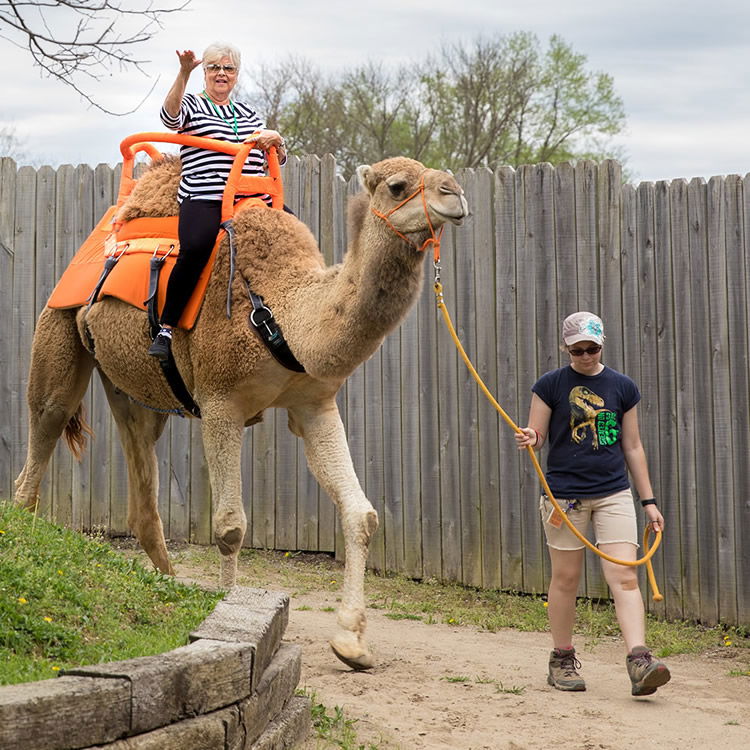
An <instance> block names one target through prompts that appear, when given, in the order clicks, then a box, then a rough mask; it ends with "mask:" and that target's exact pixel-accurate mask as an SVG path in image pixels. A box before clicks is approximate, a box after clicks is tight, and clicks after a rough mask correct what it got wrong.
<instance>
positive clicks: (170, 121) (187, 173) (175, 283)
mask: <svg viewBox="0 0 750 750" xmlns="http://www.w3.org/2000/svg"><path fill="white" fill-rule="evenodd" d="M177 57H178V58H179V61H180V72H179V73H178V74H177V79H176V80H175V82H174V84H173V85H172V88H171V89H170V90H169V93H168V94H167V97H166V99H165V100H164V105H163V106H162V109H161V120H162V122H163V123H164V125H165V126H166V127H167V128H169V129H170V130H176V131H178V132H180V133H185V134H188V135H197V136H203V137H207V138H215V139H217V140H221V141H232V142H236V143H243V142H244V141H245V140H248V139H249V138H250V136H252V140H253V141H255V143H256V144H257V145H258V148H256V149H253V150H252V151H251V152H250V155H249V157H248V160H247V162H246V163H245V166H244V167H243V170H242V173H243V174H244V175H263V174H265V154H264V150H268V149H269V148H271V147H272V146H275V147H276V148H277V149H278V153H279V161H280V163H282V164H283V163H284V162H285V161H286V148H285V144H284V139H283V138H282V137H281V135H280V134H279V133H277V132H276V131H275V130H266V129H265V125H264V123H263V121H262V120H261V119H260V117H258V115H257V114H256V112H255V111H254V110H253V109H251V108H250V107H249V106H248V105H247V104H244V103H243V102H239V101H236V100H234V99H232V98H231V93H232V90H233V89H234V87H235V85H236V84H237V78H238V75H239V71H240V52H239V50H238V49H237V48H236V47H234V46H232V45H230V44H224V43H214V44H211V45H209V46H208V47H207V48H206V50H205V52H204V53H203V59H202V60H197V59H196V57H195V54H194V53H193V51H192V50H184V51H183V52H180V51H179V50H178V51H177ZM201 64H202V65H203V75H204V88H203V91H201V93H200V94H186V93H185V89H186V87H187V83H188V79H189V78H190V74H191V73H192V72H193V70H195V68H197V67H198V66H199V65H201ZM261 149H263V150H261ZM180 158H181V160H182V174H181V179H180V186H179V190H178V194H177V200H178V202H179V204H180V214H179V224H178V237H179V242H180V251H179V254H178V255H177V260H176V262H175V265H174V268H173V270H172V274H171V275H170V277H169V284H168V285H167V296H166V301H165V303H164V309H163V310H162V313H161V320H160V322H161V329H160V330H159V332H158V333H157V335H156V337H155V338H154V341H153V343H152V344H151V346H150V348H149V350H148V353H149V354H151V355H152V356H154V357H156V358H158V359H161V360H165V359H168V358H169V352H170V347H171V344H172V329H173V328H174V327H175V326H177V324H178V322H179V320H180V317H181V316H182V312H183V310H184V309H185V306H186V305H187V302H188V300H189V299H190V296H191V294H192V293H193V290H194V289H195V285H196V283H197V282H198V278H199V277H200V275H201V272H202V271H203V269H204V268H205V266H206V263H207V262H208V259H209V257H210V255H211V251H212V250H213V247H214V243H215V242H216V235H217V234H218V231H219V224H220V223H221V199H222V195H223V192H224V186H225V185H226V182H227V178H228V176H229V171H230V169H231V167H232V157H231V156H230V155H228V154H223V153H219V152H218V151H212V150H209V149H202V148H196V147H195V146H182V147H181V148H180ZM237 197H238V198H240V197H245V196H237ZM258 197H261V198H263V199H264V200H266V202H268V203H269V205H270V198H269V197H268V196H258Z"/></svg>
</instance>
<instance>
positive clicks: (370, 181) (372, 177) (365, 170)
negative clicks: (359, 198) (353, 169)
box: [357, 164, 379, 195]
mask: <svg viewBox="0 0 750 750" xmlns="http://www.w3.org/2000/svg"><path fill="white" fill-rule="evenodd" d="M357 177H359V184H360V185H362V187H363V188H364V189H365V190H366V191H367V192H368V193H369V194H370V195H372V194H373V193H374V192H375V188H376V187H377V185H378V182H379V180H378V179H377V175H376V174H375V170H374V169H373V168H372V167H371V166H370V165H369V164H361V165H360V166H358V167H357Z"/></svg>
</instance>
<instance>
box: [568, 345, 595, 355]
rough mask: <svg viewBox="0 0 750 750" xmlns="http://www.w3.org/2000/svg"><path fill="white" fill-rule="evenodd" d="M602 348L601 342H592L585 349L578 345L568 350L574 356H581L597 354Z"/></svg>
mask: <svg viewBox="0 0 750 750" xmlns="http://www.w3.org/2000/svg"><path fill="white" fill-rule="evenodd" d="M601 350H602V347H601V344H594V345H593V346H589V347H587V348H586V349H581V348H580V347H578V348H576V349H568V352H570V354H572V355H573V356H574V357H582V356H583V355H584V354H590V355H592V356H593V355H594V354H599V352H600V351H601Z"/></svg>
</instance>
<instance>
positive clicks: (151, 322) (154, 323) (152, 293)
mask: <svg viewBox="0 0 750 750" xmlns="http://www.w3.org/2000/svg"><path fill="white" fill-rule="evenodd" d="M167 257H168V256H167V255H162V256H161V257H158V256H156V255H152V256H151V261H150V262H149V267H150V269H151V270H150V272H149V277H148V299H146V300H145V301H144V302H143V304H144V305H146V312H147V313H148V327H149V330H150V331H151V338H152V339H153V338H154V337H155V336H156V334H157V333H159V311H158V307H157V302H158V299H159V295H158V291H159V275H160V274H161V269H162V268H163V267H164V261H165V260H166V259H167Z"/></svg>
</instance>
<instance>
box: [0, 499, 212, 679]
mask: <svg viewBox="0 0 750 750" xmlns="http://www.w3.org/2000/svg"><path fill="white" fill-rule="evenodd" d="M221 596H222V593H221V592H210V593H209V592H207V591H204V590H202V589H200V588H198V587H197V586H186V585H183V584H179V583H177V582H176V581H175V580H174V578H172V577H171V576H165V575H162V574H161V573H157V572H155V571H153V570H147V569H146V568H145V567H144V566H143V565H142V564H141V563H140V562H138V561H137V560H133V559H126V558H125V557H123V556H122V555H119V554H117V553H116V552H115V551H113V550H112V548H111V547H110V546H109V545H108V544H105V543H103V542H101V541H100V540H97V539H89V538H87V537H85V536H83V535H81V534H78V533H76V532H73V531H69V530H67V529H63V528H61V527H59V526H55V525H53V524H51V523H48V522H47V521H45V520H43V519H41V518H36V517H35V516H33V515H32V514H30V513H28V512H27V511H25V510H23V509H20V508H17V507H14V506H13V505H11V504H10V503H0V664H2V669H0V684H6V685H9V684H15V683H19V682H27V681H33V680H41V679H45V678H48V677H54V676H55V675H56V674H59V673H60V672H61V671H63V670H64V669H65V668H66V667H74V666H81V665H85V664H96V663H99V662H107V661H117V660H121V659H129V658H132V657H135V656H144V655H149V654H157V653H162V652H164V651H169V650H171V649H173V648H176V647H178V646H183V645H185V643H186V642H187V636H188V634H189V632H190V631H191V630H192V629H194V628H195V627H196V626H197V625H199V624H200V622H201V621H202V620H203V619H205V617H206V616H207V615H208V614H209V613H210V612H211V610H212V609H213V608H214V606H215V604H216V602H217V601H218V599H220V598H221Z"/></svg>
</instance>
